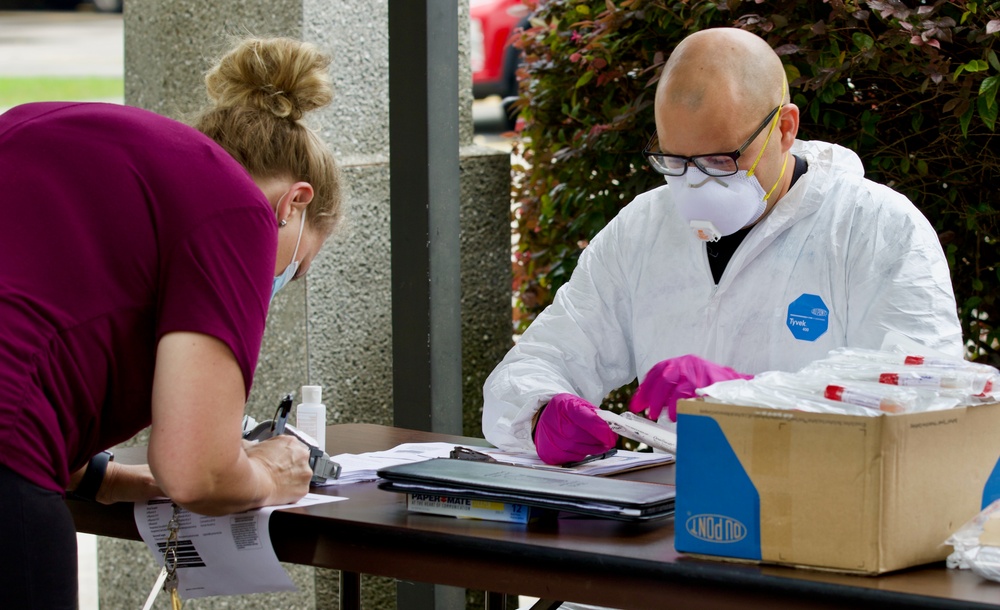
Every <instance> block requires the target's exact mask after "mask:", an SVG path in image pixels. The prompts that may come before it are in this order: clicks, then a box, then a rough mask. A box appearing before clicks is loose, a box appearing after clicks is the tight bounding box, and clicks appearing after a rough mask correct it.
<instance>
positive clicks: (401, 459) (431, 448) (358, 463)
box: [325, 443, 674, 485]
mask: <svg viewBox="0 0 1000 610" xmlns="http://www.w3.org/2000/svg"><path fill="white" fill-rule="evenodd" d="M458 446H459V445H456V444H454V443H403V444H402V445H398V446H396V447H393V448H392V449H388V450H386V451H372V452H369V453H341V454H339V455H335V456H333V457H332V458H331V459H332V460H333V461H335V462H337V463H338V464H340V467H341V472H340V478H339V479H327V481H326V483H325V485H345V484H348V483H357V482H360V481H374V480H376V479H378V475H377V474H375V473H376V472H377V471H378V470H379V469H381V468H385V467H387V466H395V465H397V464H408V463H410V462H422V461H424V460H429V459H432V458H445V457H448V456H449V455H450V454H451V450H452V449H454V448H455V447H458ZM468 448H469V449H472V450H474V451H477V452H479V453H484V454H486V455H488V456H490V457H491V458H493V459H494V460H496V461H498V462H504V463H507V464H519V465H522V466H531V467H532V468H539V469H543V470H569V471H572V472H578V473H580V474H592V475H601V474H611V473H615V472H624V471H626V470H632V469H635V468H643V467H648V466H654V465H657V464H669V463H671V462H673V461H674V456H673V455H670V454H666V453H641V452H636V451H624V450H622V451H619V452H618V453H616V454H615V455H614V456H611V457H608V458H605V459H601V460H597V461H594V462H588V463H587V464H584V465H582V466H576V467H573V468H569V469H564V468H563V467H562V466H550V465H548V464H546V463H545V462H543V461H542V460H540V459H539V458H538V456H537V455H536V454H534V453H529V452H513V451H502V450H500V449H494V448H492V447H476V446H471V445H470V446H469V447H468Z"/></svg>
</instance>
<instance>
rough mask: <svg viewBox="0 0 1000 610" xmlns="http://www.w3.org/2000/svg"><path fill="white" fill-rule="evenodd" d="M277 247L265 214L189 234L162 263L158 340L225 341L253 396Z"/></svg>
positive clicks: (221, 219) (233, 214)
mask: <svg viewBox="0 0 1000 610" xmlns="http://www.w3.org/2000/svg"><path fill="white" fill-rule="evenodd" d="M247 243H252V244H260V247H256V248H247V247H246V244H247ZM276 244H277V231H276V227H275V220H274V218H272V217H271V216H270V215H269V214H267V212H266V210H265V209H260V210H254V211H253V212H252V213H251V212H248V211H247V210H246V209H245V208H240V209H234V210H229V211H226V212H223V213H220V214H217V215H216V216H214V217H212V218H211V219H209V220H207V221H206V222H204V224H203V225H202V226H199V227H198V228H196V229H195V230H194V231H191V232H190V233H188V234H187V237H186V239H185V240H184V241H182V242H180V243H178V244H176V246H174V247H173V248H172V249H171V250H170V251H169V252H167V253H165V254H166V256H165V257H164V260H163V261H162V270H161V273H160V290H159V294H160V295H161V296H160V302H159V305H158V309H159V314H158V316H157V318H158V321H159V323H158V326H157V331H156V332H157V337H156V338H157V340H159V339H160V338H161V337H162V336H163V335H165V334H167V333H170V332H177V331H187V332H197V333H203V334H206V335H211V336H213V337H215V338H217V339H219V340H220V341H222V342H223V343H225V344H226V345H228V346H229V348H230V349H231V350H232V351H233V355H235V356H236V361H237V362H239V365H240V369H241V370H242V371H243V380H244V384H245V387H246V392H247V394H249V392H250V386H251V383H252V380H253V372H254V369H255V368H256V366H257V356H258V353H259V351H260V344H261V338H262V336H263V333H264V324H265V319H266V316H267V307H268V300H269V298H270V293H269V291H264V290H262V289H261V287H262V286H264V287H267V288H270V284H271V280H272V279H273V276H274V251H275V248H276V247H277V245H276Z"/></svg>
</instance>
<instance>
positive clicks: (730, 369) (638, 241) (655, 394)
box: [483, 28, 963, 464]
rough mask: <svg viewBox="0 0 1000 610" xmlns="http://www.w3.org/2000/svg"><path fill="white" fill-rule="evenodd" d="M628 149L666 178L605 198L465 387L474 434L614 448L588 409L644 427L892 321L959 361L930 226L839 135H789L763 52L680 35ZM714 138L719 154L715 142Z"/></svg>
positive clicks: (717, 33) (950, 300) (503, 441)
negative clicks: (582, 245)
mask: <svg viewBox="0 0 1000 610" xmlns="http://www.w3.org/2000/svg"><path fill="white" fill-rule="evenodd" d="M655 116H656V135H655V136H654V137H653V139H652V140H651V141H650V143H649V145H648V146H647V148H646V150H645V151H644V153H643V154H644V155H645V156H646V159H647V161H648V162H649V163H650V164H651V165H652V167H653V168H654V169H656V170H657V171H658V172H660V173H661V174H663V175H664V176H665V178H666V182H667V184H666V185H665V186H661V187H659V188H656V189H653V190H652V191H649V192H647V193H643V194H642V195H639V196H638V197H636V198H635V200H633V201H632V202H631V203H630V204H629V205H628V206H626V207H625V208H623V209H622V210H621V212H620V213H619V214H618V215H617V217H616V218H615V219H614V220H612V221H611V222H610V223H609V224H608V225H607V227H605V228H604V229H603V230H602V231H601V232H600V233H599V234H598V235H597V236H596V237H595V238H594V239H593V240H592V241H591V243H590V244H589V245H588V246H587V248H586V249H585V250H584V251H583V253H582V255H581V257H580V261H579V264H578V266H577V268H576V271H575V272H574V273H573V276H572V278H571V279H570V281H569V282H568V283H567V284H566V285H565V286H563V287H562V288H561V289H560V290H559V291H558V293H557V294H556V296H555V300H554V302H553V303H552V305H550V306H549V307H548V308H547V309H546V310H545V311H544V312H542V314H540V315H539V316H538V318H537V319H536V320H535V321H534V323H532V325H531V326H530V328H528V330H527V332H525V334H524V335H523V336H522V337H521V339H520V341H519V342H518V343H517V345H515V346H514V348H513V349H511V350H510V352H508V354H507V355H506V357H505V358H504V359H503V361H502V362H501V363H500V364H499V365H498V366H497V368H496V369H495V370H494V371H493V373H492V374H491V375H490V377H489V378H488V379H487V380H486V383H485V386H484V388H483V397H484V401H485V402H484V410H483V433H484V435H485V436H486V439H487V440H489V441H490V442H492V443H493V444H495V445H497V446H498V447H501V448H506V449H522V450H523V449H528V450H530V449H532V448H534V449H535V450H536V451H537V453H538V455H539V457H540V458H542V459H543V460H544V461H546V462H548V463H551V464H562V463H566V462H570V461H574V460H579V459H582V458H583V457H585V456H587V455H592V454H595V453H600V452H603V451H606V450H608V449H610V448H611V447H613V446H614V445H615V443H616V441H617V437H616V435H615V434H614V433H613V432H612V431H611V429H610V428H609V426H608V424H607V423H606V422H605V421H604V420H603V419H601V418H600V417H599V416H598V415H597V407H596V406H595V404H599V403H600V401H601V400H602V399H603V398H604V397H605V396H606V395H607V393H608V392H610V391H611V390H613V389H615V388H618V387H620V386H622V385H624V384H627V383H629V382H630V381H632V380H633V379H636V378H638V379H640V380H641V383H640V385H639V389H638V391H637V392H636V394H635V396H634V397H633V399H632V402H631V404H630V405H629V409H630V410H631V411H633V412H645V413H646V415H647V417H649V418H650V419H653V420H659V421H661V423H667V422H668V421H674V420H675V419H676V414H675V409H676V402H677V400H678V399H680V398H689V397H691V396H693V395H694V390H695V389H696V388H701V387H706V386H708V385H711V384H712V383H714V382H716V381H721V380H725V379H733V378H736V377H743V378H748V377H749V376H751V375H754V374H757V373H761V372H763V371H769V370H784V371H795V370H798V369H799V368H801V367H802V366H804V365H805V364H807V363H809V362H811V361H813V360H816V359H819V358H823V357H825V356H826V355H827V353H828V352H829V351H830V350H831V349H833V348H837V347H842V346H850V347H860V348H874V349H878V348H879V347H880V346H881V344H882V340H883V337H884V336H885V335H886V333H887V332H889V331H895V332H896V333H900V334H902V335H904V336H905V337H907V338H909V339H912V340H914V341H916V342H919V343H921V344H923V345H925V346H927V347H930V348H934V349H936V350H938V351H941V352H944V353H947V354H949V355H953V356H956V357H961V356H962V355H963V346H962V333H961V328H960V326H959V322H958V316H957V306H956V304H955V296H954V293H953V290H952V285H951V276H950V273H949V269H948V263H947V260H946V259H945V256H944V252H943V251H942V249H941V245H940V242H939V240H938V237H937V235H936V234H935V232H934V230H933V229H932V227H931V225H930V223H929V222H928V221H927V219H926V218H925V217H924V216H923V215H922V214H921V213H920V211H919V210H917V209H916V207H914V205H913V204H912V203H911V202H910V201H909V200H907V199H906V198H905V197H904V196H903V195H901V194H899V193H897V192H895V191H893V190H892V189H890V188H888V187H886V186H882V185H879V184H876V183H874V182H871V181H870V180H866V179H865V178H864V169H863V167H862V164H861V160H860V159H859V158H858V156H857V155H856V154H855V153H853V152H852V151H850V150H847V149H846V148H843V147H840V146H837V145H836V144H829V143H826V142H818V141H801V140H796V135H797V133H798V127H799V109H798V108H797V107H796V106H795V105H794V104H792V103H790V102H789V93H788V87H787V81H786V79H785V73H784V69H783V67H782V64H781V61H780V60H779V58H778V56H777V55H776V54H775V53H774V51H773V50H772V49H771V48H770V47H769V46H768V45H767V43H766V42H765V41H764V40H763V39H761V38H759V37H757V36H756V35H754V34H751V33H749V32H746V31H744V30H739V29H733V28H717V29H709V30H702V31H699V32H696V33H694V34H691V35H690V36H688V37H687V38H685V39H684V40H683V41H682V42H681V43H680V44H679V45H678V46H677V48H676V49H675V50H674V52H673V53H672V55H671V56H670V58H669V60H668V61H667V63H666V65H665V66H664V68H663V72H662V75H661V77H660V81H659V84H658V86H657V89H656V99H655ZM720 151H732V152H720Z"/></svg>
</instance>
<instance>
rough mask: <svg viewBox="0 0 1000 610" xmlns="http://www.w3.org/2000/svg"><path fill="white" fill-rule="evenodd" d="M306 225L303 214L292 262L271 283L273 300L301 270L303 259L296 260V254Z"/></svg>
mask: <svg viewBox="0 0 1000 610" xmlns="http://www.w3.org/2000/svg"><path fill="white" fill-rule="evenodd" d="M305 226H306V216H305V214H304V213H303V214H302V222H300V223H299V237H298V239H296V240H295V250H293V251H292V262H290V263H288V266H287V267H285V270H284V271H282V272H281V275H279V276H278V277H276V278H274V283H273V284H272V285H271V300H272V301H273V300H274V295H276V294H278V291H279V290H281V289H282V288H284V287H285V286H287V285H288V282H291V281H292V278H294V277H295V272H296V271H298V270H299V263H300V262H301V261H297V260H295V256H296V255H297V254H298V253H299V243H300V242H301V241H302V229H303V228H305Z"/></svg>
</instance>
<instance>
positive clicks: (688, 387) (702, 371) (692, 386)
mask: <svg viewBox="0 0 1000 610" xmlns="http://www.w3.org/2000/svg"><path fill="white" fill-rule="evenodd" d="M730 379H753V375H744V374H743V373H737V372H736V371H734V370H733V369H731V368H729V367H728V366H722V365H721V364H715V363H714V362H709V361H708V360H705V359H704V358H699V357H698V356H693V355H691V354H688V355H686V356H680V357H678V358H669V359H667V360H664V361H662V362H659V363H657V364H656V365H655V366H653V368H651V369H649V372H648V373H646V378H645V379H643V380H642V383H640V384H639V389H638V390H637V391H636V393H635V394H633V395H632V400H631V401H629V405H628V410H629V411H631V412H633V413H641V412H643V411H645V410H647V409H649V414H648V417H649V419H651V420H653V421H656V420H658V419H659V418H660V413H662V412H663V407H666V408H667V417H669V418H670V421H672V422H676V421H677V401H678V400H683V399H685V398H694V397H695V390H697V389H699V388H707V387H708V386H710V385H712V384H713V383H715V382H717V381H729V380H730Z"/></svg>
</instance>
